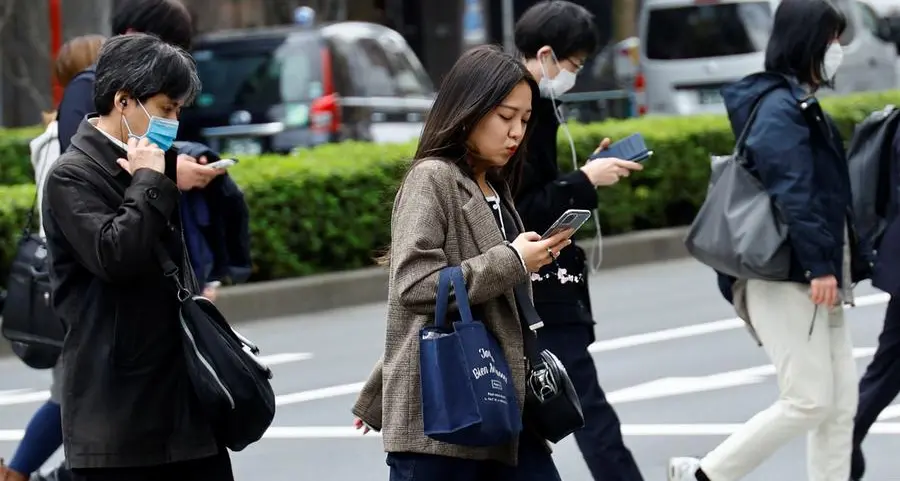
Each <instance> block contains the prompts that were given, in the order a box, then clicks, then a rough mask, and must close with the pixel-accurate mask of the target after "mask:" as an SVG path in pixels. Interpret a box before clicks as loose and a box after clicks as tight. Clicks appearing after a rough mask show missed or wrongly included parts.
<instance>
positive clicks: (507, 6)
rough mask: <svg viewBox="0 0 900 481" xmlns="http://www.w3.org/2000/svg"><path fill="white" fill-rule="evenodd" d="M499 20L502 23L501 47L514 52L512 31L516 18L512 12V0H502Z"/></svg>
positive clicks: (514, 45) (513, 34)
mask: <svg viewBox="0 0 900 481" xmlns="http://www.w3.org/2000/svg"><path fill="white" fill-rule="evenodd" d="M501 20H502V23H503V48H505V49H506V51H507V52H510V53H511V52H514V51H515V50H516V44H515V32H514V31H515V28H516V19H515V12H513V0H503V4H502V13H501Z"/></svg>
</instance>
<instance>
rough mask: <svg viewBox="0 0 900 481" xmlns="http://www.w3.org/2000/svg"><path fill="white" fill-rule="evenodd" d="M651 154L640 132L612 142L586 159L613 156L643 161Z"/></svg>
mask: <svg viewBox="0 0 900 481" xmlns="http://www.w3.org/2000/svg"><path fill="white" fill-rule="evenodd" d="M651 155H653V151H652V150H649V149H648V148H647V144H646V142H644V136H643V135H641V134H631V135H629V136H628V137H625V138H624V139H622V140H620V141H618V142H614V143H613V144H612V145H610V146H609V147H607V148H606V150H602V151H600V152H597V153H596V154H593V155H591V156H590V157H588V160H595V159H605V158H609V157H615V158H618V159H622V160H630V161H632V162H643V161H645V160H647V159H649V158H650V156H651Z"/></svg>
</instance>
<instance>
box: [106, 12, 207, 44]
mask: <svg viewBox="0 0 900 481" xmlns="http://www.w3.org/2000/svg"><path fill="white" fill-rule="evenodd" d="M112 31H113V35H123V34H126V33H129V32H138V33H149V34H150V35H156V36H157V37H159V38H161V39H162V40H163V41H164V42H166V43H170V44H172V45H177V46H179V47H181V48H183V49H185V50H190V48H191V41H192V40H193V38H194V25H193V22H192V21H191V14H190V12H189V11H188V9H187V7H185V6H184V4H183V3H181V2H180V1H179V0H120V1H119V2H117V5H116V10H115V12H114V13H113V18H112Z"/></svg>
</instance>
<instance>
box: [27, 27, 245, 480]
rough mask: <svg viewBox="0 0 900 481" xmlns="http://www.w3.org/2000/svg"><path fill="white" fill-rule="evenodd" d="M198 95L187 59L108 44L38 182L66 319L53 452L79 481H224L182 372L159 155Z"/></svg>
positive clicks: (161, 50)
mask: <svg viewBox="0 0 900 481" xmlns="http://www.w3.org/2000/svg"><path fill="white" fill-rule="evenodd" d="M199 91H200V79H199V77H198V76H197V71H196V65H195V64H194V61H193V59H192V58H191V56H190V54H188V53H187V52H185V51H184V50H182V49H180V48H178V47H176V46H173V45H170V44H167V43H165V42H164V41H162V40H160V39H159V38H157V37H155V36H152V35H146V34H128V35H119V36H116V37H113V38H110V39H109V40H107V42H106V44H104V46H103V49H102V50H101V52H100V59H99V60H98V61H97V67H96V81H95V87H94V105H95V106H96V110H97V115H92V116H90V117H89V118H87V119H85V120H84V121H83V122H82V123H81V126H80V127H79V129H78V131H77V133H76V134H75V136H74V137H73V138H72V142H71V148H70V149H68V150H67V151H66V152H65V153H64V154H63V155H62V157H61V158H60V159H59V160H58V161H57V164H56V165H55V166H54V167H53V169H52V170H51V171H50V173H49V176H48V178H47V182H46V187H45V193H44V205H43V218H44V229H45V231H46V233H47V247H48V250H49V253H50V255H49V258H50V277H51V280H52V285H53V295H52V297H51V298H52V301H53V307H54V309H55V311H56V312H57V314H58V315H59V316H60V317H61V318H62V319H65V321H66V323H67V325H68V333H67V334H66V338H65V341H64V342H63V347H62V359H61V361H62V379H63V386H65V388H64V389H63V392H62V413H63V415H62V425H63V443H64V445H65V451H66V458H67V459H66V460H67V463H68V466H69V468H70V469H71V470H72V472H73V475H74V478H75V479H76V480H80V481H107V480H110V481H111V480H116V481H143V480H147V481H150V480H153V481H158V480H163V479H190V480H193V481H204V480H210V481H213V480H215V481H230V480H232V479H233V475H232V471H231V461H230V458H229V455H228V451H227V449H225V448H224V447H223V446H220V444H219V442H218V441H217V438H216V435H215V433H214V431H213V427H212V426H211V425H210V421H209V418H208V417H207V416H206V415H205V413H204V412H203V410H202V408H201V406H200V402H199V401H198V399H197V397H196V394H195V392H194V389H193V386H192V383H191V380H190V378H189V376H188V372H187V363H186V360H185V357H184V351H183V348H182V332H181V326H180V324H179V315H180V302H179V300H178V295H179V294H178V289H176V287H175V283H174V282H173V281H172V279H170V278H168V277H167V276H165V275H164V272H163V268H162V265H161V264H162V263H161V259H160V257H161V255H160V252H164V253H165V254H166V255H167V256H168V257H169V258H170V259H172V260H173V261H174V262H175V263H176V265H178V266H179V267H180V272H181V273H182V275H183V276H184V279H183V280H182V285H184V286H188V288H190V289H191V291H192V293H198V291H199V289H200V288H199V286H197V285H196V282H194V281H195V279H193V276H191V275H190V273H191V272H192V269H191V267H190V260H189V259H188V258H187V256H186V255H185V254H184V252H185V245H184V241H183V239H182V237H181V220H180V218H179V215H178V202H179V200H180V197H181V193H180V191H179V189H178V186H177V184H176V182H175V174H176V171H177V168H176V162H177V161H176V157H177V152H176V150H175V149H172V144H173V143H174V141H175V136H176V134H177V130H178V114H179V112H180V111H181V108H182V107H183V106H184V105H185V104H186V103H188V102H190V101H192V100H193V98H194V97H195V96H196V95H197V94H198V93H199Z"/></svg>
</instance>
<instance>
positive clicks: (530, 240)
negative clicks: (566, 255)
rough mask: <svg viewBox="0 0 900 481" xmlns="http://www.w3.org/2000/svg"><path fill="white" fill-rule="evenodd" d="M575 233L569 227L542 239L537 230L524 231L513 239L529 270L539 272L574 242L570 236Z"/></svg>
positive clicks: (514, 245)
mask: <svg viewBox="0 0 900 481" xmlns="http://www.w3.org/2000/svg"><path fill="white" fill-rule="evenodd" d="M574 233H575V231H573V230H572V229H568V230H564V231H562V232H559V233H557V234H555V235H553V236H552V237H548V238H546V239H544V240H541V236H540V234H538V233H537V232H524V233H522V234H519V236H518V237H516V239H515V240H514V241H512V245H513V247H514V248H515V249H516V251H518V252H519V254H520V255H521V256H522V260H523V261H525V268H526V269H527V270H528V272H537V271H539V270H541V267H544V266H545V265H547V264H549V263H551V262H553V260H554V259H556V256H558V255H559V251H561V250H562V249H563V248H564V247H566V246H568V245H569V244H571V243H572V239H570V237H571V236H572V234H574Z"/></svg>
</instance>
